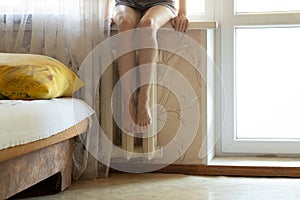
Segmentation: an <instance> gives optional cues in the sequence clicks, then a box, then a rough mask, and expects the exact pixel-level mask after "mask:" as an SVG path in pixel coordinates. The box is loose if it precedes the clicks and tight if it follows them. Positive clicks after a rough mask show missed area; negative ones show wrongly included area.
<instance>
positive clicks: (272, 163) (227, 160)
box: [208, 157, 300, 167]
mask: <svg viewBox="0 0 300 200" xmlns="http://www.w3.org/2000/svg"><path fill="white" fill-rule="evenodd" d="M208 165H209V166H237V167H300V158H277V157H215V158H214V159H213V160H212V161H211V162H210V163H209V164H208Z"/></svg>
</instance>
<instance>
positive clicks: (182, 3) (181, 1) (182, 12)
mask: <svg viewBox="0 0 300 200" xmlns="http://www.w3.org/2000/svg"><path fill="white" fill-rule="evenodd" d="M178 14H180V15H184V16H186V0H179V9H178Z"/></svg>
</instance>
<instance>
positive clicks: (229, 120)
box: [216, 0, 300, 156]
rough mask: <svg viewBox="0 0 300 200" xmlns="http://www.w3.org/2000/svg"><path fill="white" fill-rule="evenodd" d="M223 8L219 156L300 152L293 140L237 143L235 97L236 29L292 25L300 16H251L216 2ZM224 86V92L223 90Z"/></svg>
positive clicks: (230, 0) (227, 0)
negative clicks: (237, 12)
mask: <svg viewBox="0 0 300 200" xmlns="http://www.w3.org/2000/svg"><path fill="white" fill-rule="evenodd" d="M217 1H218V2H216V5H220V8H219V13H217V15H216V16H217V19H219V20H220V22H221V23H220V27H219V30H218V34H217V38H216V42H217V52H216V53H217V65H219V67H220V73H221V78H222V81H218V82H217V85H218V89H217V94H216V95H217V98H216V102H217V104H216V112H217V113H216V116H218V118H217V121H216V123H217V124H216V130H220V129H221V130H222V135H221V137H220V139H219V140H218V143H217V148H216V154H217V155H219V156H220V155H240V154H241V155H257V154H268V155H269V154H272V155H273V154H275V155H279V156H292V155H294V154H297V153H298V154H299V153H300V143H299V141H292V140H285V141H283V140H273V141H270V140H268V141H267V140H237V139H236V133H235V114H234V110H235V109H234V107H235V97H234V86H235V85H234V79H235V76H234V65H235V63H234V60H235V58H234V51H235V43H234V41H235V38H234V31H235V27H237V26H244V27H247V26H248V27H251V26H277V27H278V26H290V25H296V24H297V25H299V24H300V13H295V12H293V13H292V12H291V13H284V12H280V13H265V14H261V13H260V14H259V13H251V14H244V13H243V14H235V13H234V8H235V7H234V6H235V5H234V0H217ZM222 83H224V85H223V86H224V87H225V93H224V92H223V91H222V85H221V84H222Z"/></svg>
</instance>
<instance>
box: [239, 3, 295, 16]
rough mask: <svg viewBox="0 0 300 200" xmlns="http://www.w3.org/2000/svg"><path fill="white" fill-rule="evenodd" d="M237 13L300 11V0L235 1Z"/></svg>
mask: <svg viewBox="0 0 300 200" xmlns="http://www.w3.org/2000/svg"><path fill="white" fill-rule="evenodd" d="M235 9H236V10H235V12H237V13H252V12H284V11H300V1H299V0H284V1H282V0H235Z"/></svg>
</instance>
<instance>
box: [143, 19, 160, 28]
mask: <svg viewBox="0 0 300 200" xmlns="http://www.w3.org/2000/svg"><path fill="white" fill-rule="evenodd" d="M139 27H141V28H156V27H155V23H154V20H153V19H151V18H142V19H141V20H140V23H139Z"/></svg>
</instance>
